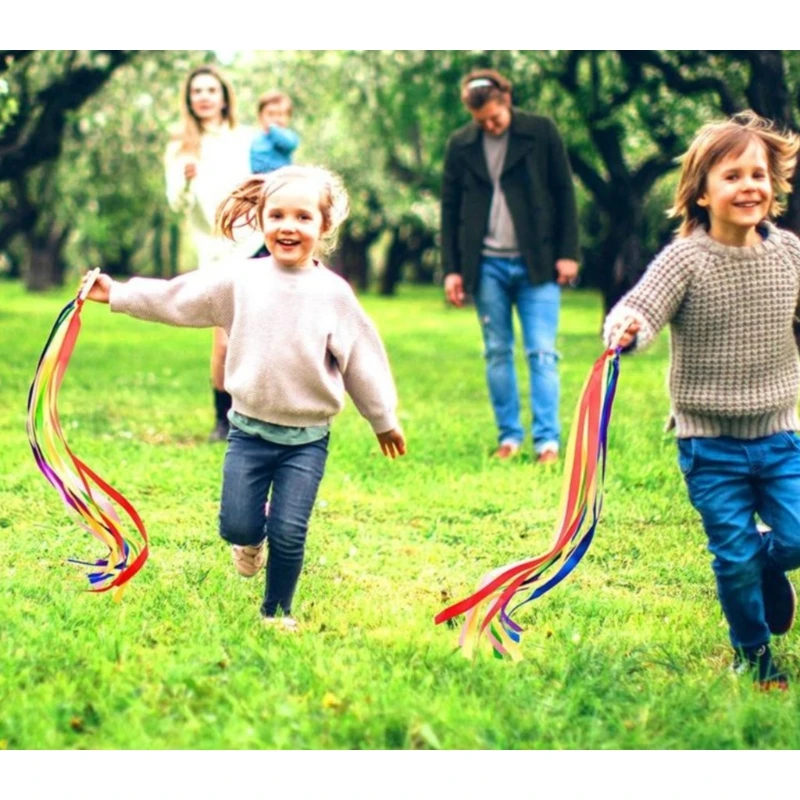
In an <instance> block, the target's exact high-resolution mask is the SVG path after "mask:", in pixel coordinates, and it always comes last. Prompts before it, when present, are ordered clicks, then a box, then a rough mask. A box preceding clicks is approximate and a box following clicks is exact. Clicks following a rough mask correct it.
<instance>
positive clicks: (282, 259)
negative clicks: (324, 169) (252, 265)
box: [262, 180, 323, 267]
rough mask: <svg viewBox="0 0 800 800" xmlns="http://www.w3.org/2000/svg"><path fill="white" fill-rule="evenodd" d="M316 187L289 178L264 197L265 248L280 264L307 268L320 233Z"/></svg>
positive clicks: (318, 194) (317, 190) (318, 201)
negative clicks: (288, 180) (265, 198)
mask: <svg viewBox="0 0 800 800" xmlns="http://www.w3.org/2000/svg"><path fill="white" fill-rule="evenodd" d="M319 204H320V190H319V187H318V186H317V185H316V184H315V183H314V182H313V181H309V180H293V181H290V182H288V183H286V184H284V185H283V186H280V187H279V188H277V189H276V190H275V191H273V192H271V193H270V195H269V196H268V197H267V200H266V203H265V205H264V215H263V218H262V227H263V230H264V240H265V241H266V244H267V249H268V250H269V251H270V253H271V254H272V256H273V257H274V258H275V260H276V261H277V262H278V263H279V264H280V265H281V266H284V267H310V266H313V264H314V254H315V252H316V250H317V244H318V243H319V238H320V236H321V235H322V233H323V227H322V226H323V219H322V211H321V210H320V205H319Z"/></svg>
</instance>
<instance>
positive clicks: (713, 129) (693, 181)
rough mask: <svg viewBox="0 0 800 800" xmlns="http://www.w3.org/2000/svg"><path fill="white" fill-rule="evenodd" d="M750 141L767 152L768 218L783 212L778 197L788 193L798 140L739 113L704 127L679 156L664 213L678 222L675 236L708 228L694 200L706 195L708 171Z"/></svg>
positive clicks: (766, 122) (750, 114)
mask: <svg viewBox="0 0 800 800" xmlns="http://www.w3.org/2000/svg"><path fill="white" fill-rule="evenodd" d="M752 141H759V142H761V143H762V144H763V145H764V147H765V148H766V152H767V161H768V164H769V177H770V182H771V183H772V203H771V205H770V208H769V212H768V216H769V217H771V218H774V217H777V216H779V215H780V214H781V213H782V212H783V210H784V208H785V204H784V202H783V200H782V198H783V196H785V195H786V194H788V192H789V191H790V190H791V183H790V181H791V178H792V176H793V174H794V170H795V165H796V163H797V152H798V149H799V148H800V137H798V136H797V134H795V133H792V132H791V131H781V130H779V129H778V128H777V127H776V126H775V124H774V123H773V122H772V121H770V120H768V119H764V118H763V117H760V116H758V114H756V113H755V112H754V111H750V110H748V111H743V112H741V113H739V114H735V115H734V116H732V117H731V118H730V119H726V120H721V121H717V122H710V123H708V124H707V125H704V126H703V127H702V128H701V129H700V131H699V132H698V134H697V136H695V138H694V141H693V142H692V144H691V145H690V146H689V149H688V150H687V151H686V153H685V154H684V155H683V156H682V157H681V159H680V163H681V174H680V178H679V180H678V188H677V189H676V190H675V199H674V201H673V206H672V208H670V209H669V211H667V216H669V217H671V218H678V219H680V220H681V224H680V227H679V228H678V236H688V235H689V234H690V233H692V231H694V230H695V229H696V228H697V227H698V226H699V225H702V226H704V227H706V228H708V226H709V223H710V219H709V215H708V210H707V209H706V208H703V207H702V206H699V205H698V204H697V200H698V198H700V197H701V196H702V195H703V194H704V193H705V192H706V181H707V178H708V173H709V171H710V170H711V169H712V168H713V167H714V165H715V164H718V163H719V162H720V161H722V159H724V158H727V157H728V156H733V157H734V158H735V157H736V156H739V155H741V154H742V153H743V152H744V151H745V150H746V149H747V146H748V145H749V144H750V142H752Z"/></svg>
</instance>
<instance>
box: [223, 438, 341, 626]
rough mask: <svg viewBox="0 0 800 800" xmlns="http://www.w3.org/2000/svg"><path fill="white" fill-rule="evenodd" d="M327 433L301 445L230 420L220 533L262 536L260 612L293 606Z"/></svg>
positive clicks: (241, 538) (247, 539)
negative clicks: (263, 435) (273, 438)
mask: <svg viewBox="0 0 800 800" xmlns="http://www.w3.org/2000/svg"><path fill="white" fill-rule="evenodd" d="M328 438H329V437H327V436H326V437H325V438H324V439H321V440H319V441H317V442H311V443H309V444H301V445H284V444H275V443H274V442H268V441H266V440H265V439H262V438H260V437H259V436H251V435H250V434H247V433H245V432H244V431H241V430H239V429H238V428H236V427H235V426H233V425H231V429H230V433H229V434H228V449H227V451H226V452H225V463H224V466H223V470H222V472H223V478H222V502H221V504H220V510H219V533H220V536H222V538H223V539H225V540H226V541H228V542H230V543H231V544H238V545H258V544H260V543H261V542H262V541H264V537H265V536H266V538H267V546H268V548H269V555H268V557H267V588H266V596H265V598H264V603H263V605H262V607H261V613H262V614H264V616H267V617H273V616H275V612H276V611H277V609H278V607H280V608H281V609H282V610H283V612H284V613H285V614H289V613H290V612H291V610H292V597H293V596H294V590H295V588H296V587H297V580H298V578H299V577H300V570H301V569H302V567H303V555H304V553H305V544H306V534H307V532H308V521H309V518H310V517H311V511H312V509H313V508H314V501H315V500H316V497H317V490H318V489H319V484H320V481H321V480H322V475H323V473H324V471H325V461H326V460H327V458H328ZM270 487H272V496H271V497H270V503H269V517H268V518H265V516H264V505H265V503H266V502H267V494H268V493H269V490H270Z"/></svg>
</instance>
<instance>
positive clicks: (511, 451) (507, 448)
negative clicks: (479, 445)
mask: <svg viewBox="0 0 800 800" xmlns="http://www.w3.org/2000/svg"><path fill="white" fill-rule="evenodd" d="M517 453H519V445H518V444H515V443H514V442H505V443H504V444H501V445H500V447H498V448H497V450H495V451H494V453H493V454H492V458H499V459H500V460H502V461H505V460H506V459H508V458H513V457H514V456H515V455H516V454H517Z"/></svg>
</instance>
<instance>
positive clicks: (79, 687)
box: [0, 284, 800, 750]
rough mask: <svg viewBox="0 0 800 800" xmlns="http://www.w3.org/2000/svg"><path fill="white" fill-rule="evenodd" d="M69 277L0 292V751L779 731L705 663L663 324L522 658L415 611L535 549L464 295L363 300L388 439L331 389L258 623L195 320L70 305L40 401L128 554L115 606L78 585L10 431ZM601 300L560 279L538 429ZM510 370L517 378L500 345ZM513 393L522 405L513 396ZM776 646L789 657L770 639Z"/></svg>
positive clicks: (779, 724) (659, 742)
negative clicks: (307, 518) (219, 525)
mask: <svg viewBox="0 0 800 800" xmlns="http://www.w3.org/2000/svg"><path fill="white" fill-rule="evenodd" d="M69 294H70V293H68V292H59V293H56V294H49V295H44V296H39V297H33V296H29V295H25V294H24V293H23V291H22V288H21V287H20V286H18V285H16V284H5V285H2V286H0V309H2V310H1V311H0V314H2V330H3V332H4V335H5V336H6V337H8V341H13V342H14V343H15V346H14V347H13V348H7V352H6V354H5V355H6V362H5V367H4V369H3V371H2V373H0V592H1V593H2V595H3V598H4V603H3V606H2V623H1V625H0V627H2V631H3V635H2V637H1V638H0V654H2V658H0V705H2V709H3V713H2V715H0V747H2V748H9V749H45V748H48V749H110V748H118V749H156V748H158V749H163V748H167V749H188V748H195V749H228V748H279V749H285V748H297V749H305V748H330V749H349V748H358V749H365V748H374V749H385V748H434V749H437V748H442V749H454V748H463V749H505V748H507V749H634V748H638V749H667V750H673V749H734V748H758V749H797V747H798V745H800V714H799V713H798V711H799V710H800V709H799V708H798V703H799V702H800V701H798V695H797V693H796V692H794V691H790V692H788V693H778V694H777V695H774V694H769V695H765V694H763V693H759V692H756V691H754V689H753V688H752V686H751V685H750V683H749V682H748V681H747V680H744V679H736V678H734V677H733V675H732V674H731V673H730V671H729V669H728V666H729V656H730V651H729V647H728V644H727V633H726V629H725V625H724V621H723V619H722V615H721V613H720V610H719V606H718V603H717V600H716V597H715V590H714V580H713V574H712V571H711V568H710V564H709V556H708V554H707V552H706V548H705V541H704V536H703V533H702V529H701V527H700V524H699V521H698V519H697V517H696V514H695V513H694V511H693V510H692V508H691V507H690V505H689V503H688V500H687V499H686V495H685V489H684V487H683V485H682V480H681V477H680V474H679V471H678V469H677V465H676V458H675V448H674V444H673V442H672V440H671V439H670V438H669V437H665V436H664V435H663V434H662V423H663V420H664V418H665V416H666V414H667V411H668V401H667V397H666V392H665V388H664V372H665V369H666V364H667V357H668V346H667V341H666V338H665V337H664V338H662V339H660V340H659V341H658V342H657V343H656V344H655V345H654V347H653V349H652V350H650V351H649V352H647V353H645V354H642V355H641V356H637V357H631V358H625V359H624V360H623V363H622V366H621V375H620V383H619V391H618V394H617V400H616V404H615V408H614V415H613V419H612V422H611V429H610V451H609V460H608V475H607V485H606V496H605V503H604V506H603V515H602V519H601V522H600V526H599V529H598V533H597V536H596V538H595V540H594V543H593V544H592V547H591V549H590V550H589V552H588V553H587V555H586V557H585V559H584V560H583V562H582V563H581V565H580V566H579V568H578V569H577V570H576V571H575V572H574V573H573V575H571V576H570V578H569V579H568V580H567V581H565V582H564V583H563V584H561V585H560V586H558V587H557V588H556V589H554V590H553V591H552V592H550V593H548V594H547V595H546V596H545V597H543V598H541V599H539V600H536V601H534V602H533V603H531V604H529V605H528V606H527V607H526V609H525V610H524V611H523V612H522V613H521V614H520V617H519V621H520V622H521V624H522V625H523V626H524V627H525V628H526V631H525V633H524V635H523V641H522V648H523V652H524V654H525V656H526V658H525V660H524V661H523V662H522V663H520V664H518V665H514V664H511V663H508V662H502V661H497V660H495V659H494V658H492V657H491V655H490V653H489V651H488V650H486V649H482V650H481V652H480V653H479V654H478V656H477V658H476V659H475V661H474V663H470V662H468V661H466V660H465V659H463V658H462V656H461V655H460V654H459V653H458V652H457V651H456V639H457V631H456V630H455V629H451V628H447V627H445V626H442V627H436V626H434V625H433V617H434V615H435V614H436V613H437V612H438V611H440V610H441V609H442V608H443V607H444V605H445V604H446V603H447V602H448V601H449V600H452V599H457V598H460V597H463V596H465V595H466V594H468V593H470V592H471V591H472V590H473V589H474V588H475V585H476V583H477V581H478V580H479V578H480V577H481V576H482V575H483V574H484V572H486V571H487V570H489V569H491V568H493V567H497V566H499V565H501V564H504V563H507V562H508V561H512V560H516V559H519V558H522V557H527V556H531V555H536V554H538V553H540V552H543V551H544V550H545V549H546V548H547V547H548V545H549V544H550V541H551V536H552V531H553V527H554V525H555V523H556V515H557V509H558V502H559V496H560V489H561V475H560V472H559V470H557V469H544V470H542V469H537V468H536V466H535V465H534V464H533V463H532V457H531V455H530V449H529V446H528V447H526V449H525V452H524V453H523V455H522V457H521V458H519V459H518V460H515V461H513V462H511V463H493V462H492V461H491V460H490V459H489V457H488V456H489V453H490V452H491V449H492V447H493V444H494V429H493V424H492V420H491V410H490V406H489V402H488V398H487V394H486V387H485V383H484V377H483V365H482V361H481V343H480V334H479V330H478V324H477V321H476V319H475V316H474V312H472V311H462V312H459V311H456V310H453V309H449V308H446V307H445V306H444V304H443V302H442V298H441V294H440V292H439V291H428V290H420V289H414V290H410V289H408V288H404V289H403V290H402V291H401V293H400V294H399V296H398V297H397V299H395V300H391V301H388V300H385V299H379V298H375V297H373V296H366V297H364V298H363V301H364V303H365V305H366V307H367V309H368V311H369V312H370V314H371V315H372V316H373V318H374V319H375V320H376V323H377V324H378V326H379V328H380V330H381V333H382V335H383V338H384V340H385V342H386V346H387V349H388V352H389V355H390V358H391V360H392V365H393V369H394V373H395V375H396V379H397V384H398V388H399V392H400V397H401V420H402V423H403V425H404V427H405V429H406V433H407V435H408V440H409V454H408V456H407V457H406V458H404V459H398V460H396V461H389V460H387V459H385V458H383V457H382V456H381V454H380V452H379V449H378V446H377V442H376V441H375V438H374V436H373V435H372V434H371V432H370V430H369V426H368V425H367V424H366V422H365V421H364V420H363V419H361V418H360V417H359V416H358V414H357V413H356V412H355V410H354V409H353V407H352V404H348V407H347V408H346V410H345V412H344V413H343V414H342V415H341V416H340V417H339V418H337V420H336V422H335V424H334V430H333V436H332V443H331V455H330V459H329V462H328V469H327V472H326V475H325V479H324V481H323V484H322V488H321V491H320V495H319V500H318V503H317V506H316V508H315V511H314V515H313V518H312V524H311V531H310V535H309V542H308V549H307V557H306V562H305V567H304V571H303V575H302V577H301V582H300V587H299V590H298V597H297V603H296V613H297V616H298V618H299V620H300V622H301V624H302V626H303V630H302V631H301V632H300V633H298V634H297V635H296V636H291V635H288V636H287V635H279V632H277V631H274V630H272V631H268V630H265V629H262V627H261V626H260V624H259V618H258V606H259V602H260V598H261V593H262V591H263V584H262V581H261V579H255V580H252V581H247V580H244V579H242V578H241V577H239V576H238V575H237V574H236V573H235V572H234V570H233V568H232V565H231V561H230V554H229V552H228V548H227V547H226V546H225V545H224V544H223V543H222V542H221V541H220V540H219V538H218V535H217V532H216V515H217V507H218V502H219V489H220V485H219V479H220V469H221V464H222V458H223V452H224V448H223V447H221V446H209V445H206V444H205V442H204V439H205V435H206V433H207V432H208V429H209V428H210V426H211V417H212V413H211V398H210V393H209V389H208V380H207V362H208V345H209V341H210V338H209V337H210V334H209V332H208V331H202V330H188V329H184V330H178V329H172V328H167V327H161V326H157V325H147V324H145V323H142V322H139V321H136V320H132V319H129V318H127V317H121V316H116V315H111V314H109V313H108V310H107V308H105V307H101V306H96V305H91V304H90V305H89V306H87V308H86V309H85V311H84V317H83V332H82V333H81V337H80V339H79V341H78V344H77V347H76V350H75V354H74V356H73V360H72V364H71V366H70V369H69V372H68V373H67V376H66V379H65V381H64V384H63V387H62V390H61V397H60V410H61V420H62V424H63V426H64V430H65V432H66V436H67V439H68V441H69V443H70V445H71V447H72V448H73V450H74V451H75V453H76V454H77V455H78V456H79V457H81V458H82V459H84V460H85V461H86V462H87V463H88V464H89V465H90V466H91V467H92V468H94V469H96V470H97V471H98V472H99V473H100V474H101V475H102V476H103V477H104V478H106V479H107V480H109V481H110V482H111V483H112V484H113V485H114V486H116V487H117V488H118V489H119V490H121V491H122V492H123V493H124V494H125V495H126V496H127V497H128V499H129V500H130V501H132V502H133V503H134V505H135V506H136V508H137V510H138V511H139V512H140V513H141V515H142V516H143V518H144V520H145V522H146V524H147V526H148V529H149V532H150V536H151V541H152V556H151V558H150V560H149V562H148V563H147V565H146V566H145V568H144V570H143V571H142V572H141V573H140V574H139V575H138V576H137V577H136V578H135V579H134V580H133V581H132V583H131V584H130V586H129V588H128V590H127V592H126V594H125V595H124V597H123V599H122V602H121V603H119V604H115V603H114V602H113V601H112V600H111V598H110V597H109V596H107V595H101V596H93V595H89V594H86V593H84V592H83V591H82V589H84V588H85V586H86V583H85V581H84V579H83V578H82V575H81V573H80V569H79V568H77V567H74V566H72V565H69V564H66V563H65V559H66V558H68V557H79V558H80V557H86V558H87V559H89V558H95V557H98V556H99V555H101V554H100V553H98V545H97V542H96V541H95V540H94V539H92V537H90V536H89V535H88V534H86V533H85V532H83V531H82V530H81V529H79V528H78V527H77V526H76V525H75V524H74V523H73V522H72V521H71V518H70V517H69V516H68V515H67V513H66V511H65V508H64V506H63V504H62V502H61V500H60V499H59V497H58V495H57V493H56V492H55V491H54V490H53V489H52V488H51V487H50V485H49V484H47V482H46V481H45V480H44V478H43V477H42V476H41V474H40V473H39V471H38V469H37V468H36V466H35V464H34V462H33V458H32V457H31V454H30V451H29V449H28V447H27V444H26V442H25V434H24V427H25V410H24V407H25V397H26V392H27V389H28V385H29V381H30V380H31V378H32V376H33V373H34V370H35V366H36V362H37V359H38V356H39V352H40V348H41V347H42V345H43V344H44V341H45V338H46V336H47V333H48V332H49V330H50V326H51V325H52V322H53V321H54V319H55V316H56V314H57V312H58V310H59V309H60V308H61V306H62V304H63V303H64V302H65V301H66V299H67V297H68V296H69ZM599 324H600V300H599V298H598V297H597V296H596V295H594V294H588V293H579V294H575V293H571V294H568V295H566V296H565V306H564V311H563V317H562V328H561V335H560V339H559V343H558V345H559V350H560V351H561V352H562V353H563V360H562V361H561V374H562V378H563V407H562V423H563V425H564V429H565V432H566V431H567V430H568V429H569V425H570V422H571V417H572V411H573V408H574V404H575V403H576V401H577V398H578V395H579V392H580V389H581V386H582V383H583V380H584V378H585V376H586V373H587V372H588V369H589V367H590V365H591V364H592V363H593V361H594V359H595V358H596V357H597V356H598V355H599V353H600V344H599V341H598V336H597V332H598V328H599ZM517 359H518V367H519V369H520V370H521V372H520V374H521V375H524V374H525V373H524V369H525V367H524V364H523V358H522V355H521V354H520V353H519V352H518V354H517ZM526 413H527V412H526ZM775 650H776V653H777V656H778V657H779V658H780V659H781V663H782V664H784V665H786V667H787V669H789V670H790V671H791V672H792V673H793V674H795V675H800V647H798V644H797V637H796V635H794V634H790V635H789V636H788V637H786V638H785V640H783V641H778V642H776V643H775Z"/></svg>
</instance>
